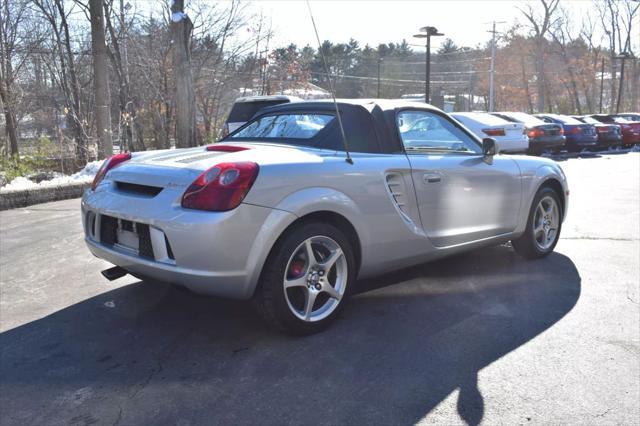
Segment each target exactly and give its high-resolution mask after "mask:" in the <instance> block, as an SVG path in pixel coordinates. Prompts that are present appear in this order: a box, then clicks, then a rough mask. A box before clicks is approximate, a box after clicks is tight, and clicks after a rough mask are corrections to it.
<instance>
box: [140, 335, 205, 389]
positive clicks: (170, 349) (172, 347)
mask: <svg viewBox="0 0 640 426" xmlns="http://www.w3.org/2000/svg"><path fill="white" fill-rule="evenodd" d="M192 331H193V329H192V328H190V329H189V330H187V331H186V332H185V333H180V334H179V335H178V336H176V337H175V338H174V339H173V340H172V341H171V342H170V343H169V344H167V345H166V347H165V349H164V350H163V351H161V353H160V354H159V356H158V360H157V362H158V366H157V367H156V368H153V369H151V371H150V372H149V374H148V375H147V377H146V378H145V379H144V380H143V381H142V382H141V383H139V384H138V385H137V386H138V387H137V389H135V390H134V391H133V393H131V394H130V395H129V399H133V398H135V397H136V396H137V395H138V394H139V393H140V392H141V391H142V390H144V389H145V388H146V387H147V385H148V384H149V383H150V382H151V380H153V378H154V377H155V376H157V375H158V374H159V373H161V372H162V371H163V370H164V362H165V361H166V360H167V359H169V358H170V357H171V355H173V353H174V352H175V351H176V350H177V349H178V347H179V342H180V341H182V339H183V338H185V337H187V336H188V335H189V334H191V332H192Z"/></svg>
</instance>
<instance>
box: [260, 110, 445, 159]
mask: <svg viewBox="0 0 640 426" xmlns="http://www.w3.org/2000/svg"><path fill="white" fill-rule="evenodd" d="M336 102H337V103H338V109H339V110H340V111H341V115H342V116H343V118H344V119H345V120H343V122H344V128H345V133H346V135H347V139H348V141H349V147H350V148H352V149H351V150H352V151H354V152H381V153H392V152H398V151H400V150H402V142H401V141H400V139H399V137H398V135H397V132H396V123H395V120H396V118H395V111H396V109H398V108H413V109H423V110H431V111H436V112H439V113H442V111H440V110H439V109H438V108H436V107H434V106H432V105H428V104H425V103H423V102H416V101H410V100H404V99H337V100H336ZM335 108H336V107H335V105H334V104H333V100H331V99H323V100H313V101H302V102H292V103H286V104H280V105H274V106H270V107H265V108H262V109H260V110H259V111H258V112H256V114H255V115H254V118H255V117H257V116H260V115H265V114H273V113H288V112H296V111H300V112H318V111H326V112H327V113H335Z"/></svg>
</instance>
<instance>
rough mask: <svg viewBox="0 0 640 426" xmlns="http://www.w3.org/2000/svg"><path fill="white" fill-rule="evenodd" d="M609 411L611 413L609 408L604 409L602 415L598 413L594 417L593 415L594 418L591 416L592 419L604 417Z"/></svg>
mask: <svg viewBox="0 0 640 426" xmlns="http://www.w3.org/2000/svg"><path fill="white" fill-rule="evenodd" d="M609 411H611V408H607V409H606V410H605V411H603V412H602V413H600V414H596V415H595V416H593V417H604V416H605V415H606V414H607V413H608V412H609Z"/></svg>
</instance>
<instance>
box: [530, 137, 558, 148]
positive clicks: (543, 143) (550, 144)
mask: <svg viewBox="0 0 640 426" xmlns="http://www.w3.org/2000/svg"><path fill="white" fill-rule="evenodd" d="M565 141H566V138H565V137H564V136H562V135H558V136H545V137H540V138H534V139H530V140H529V149H531V150H536V151H537V150H544V149H552V148H562V147H564V145H565Z"/></svg>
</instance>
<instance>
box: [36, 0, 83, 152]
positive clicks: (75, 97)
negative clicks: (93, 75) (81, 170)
mask: <svg viewBox="0 0 640 426" xmlns="http://www.w3.org/2000/svg"><path fill="white" fill-rule="evenodd" d="M32 3H33V4H34V5H35V6H36V8H37V9H38V10H39V11H40V13H41V14H42V16H43V17H44V19H45V20H46V21H47V23H48V24H49V27H50V34H51V35H52V36H53V40H52V41H53V46H52V50H51V52H52V53H55V56H57V58H55V57H53V55H52V57H51V58H50V59H51V60H50V61H49V62H47V63H46V65H47V67H48V68H49V70H50V72H51V75H52V76H53V77H54V78H55V79H56V83H57V84H58V85H59V87H60V88H61V89H62V92H63V94H64V104H65V107H64V111H65V115H66V117H67V122H68V123H69V125H70V127H71V128H72V129H73V135H74V139H75V144H76V160H77V161H78V162H79V163H81V164H84V163H86V162H87V159H88V158H89V152H88V139H89V137H88V134H87V132H86V129H85V126H86V124H87V119H86V115H85V109H84V108H83V105H82V93H81V86H80V81H79V79H78V73H77V70H76V55H75V52H74V50H73V48H72V42H73V41H72V35H71V30H70V27H69V20H68V16H69V11H67V10H66V9H65V2H64V0H32Z"/></svg>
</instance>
